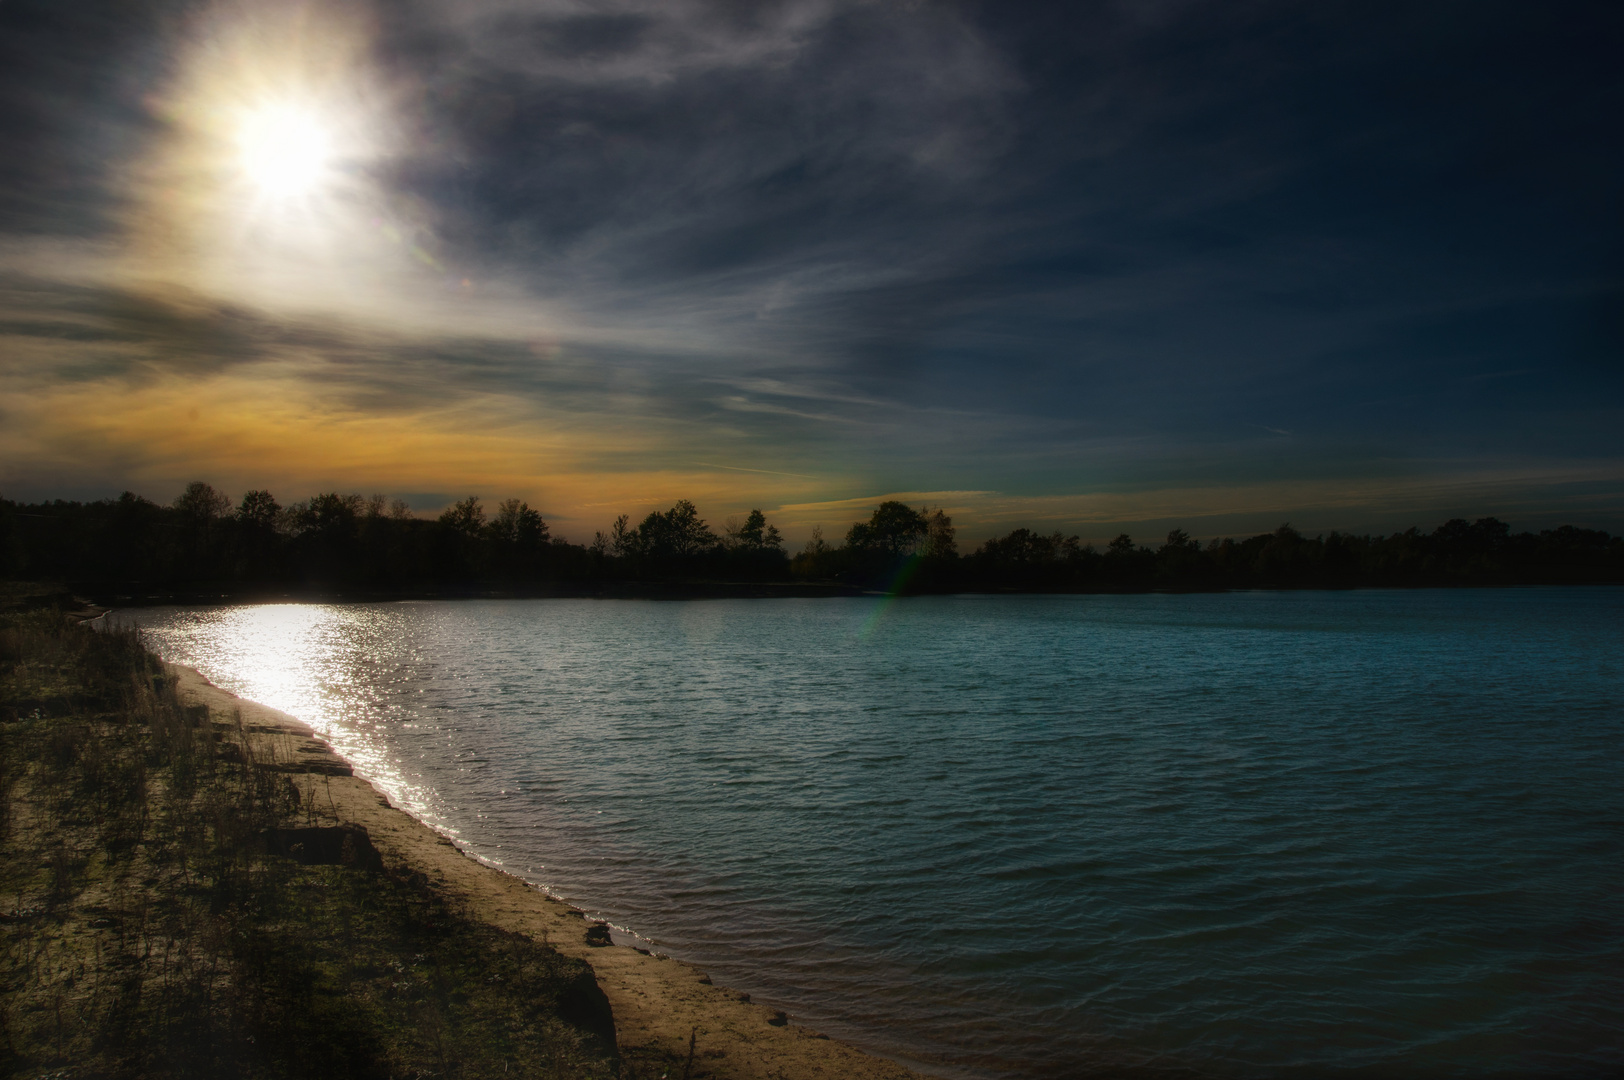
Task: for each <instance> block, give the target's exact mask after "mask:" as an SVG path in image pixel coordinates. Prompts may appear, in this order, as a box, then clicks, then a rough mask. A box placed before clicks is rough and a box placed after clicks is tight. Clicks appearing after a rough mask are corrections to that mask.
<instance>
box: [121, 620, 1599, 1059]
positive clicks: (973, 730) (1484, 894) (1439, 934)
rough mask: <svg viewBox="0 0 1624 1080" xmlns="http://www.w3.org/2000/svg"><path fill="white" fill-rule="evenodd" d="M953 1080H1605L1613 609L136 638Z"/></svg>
mask: <svg viewBox="0 0 1624 1080" xmlns="http://www.w3.org/2000/svg"><path fill="white" fill-rule="evenodd" d="M115 618H119V619H123V620H125V621H132V620H133V621H134V622H136V623H138V624H139V625H140V626H141V627H142V628H143V630H144V632H145V634H146V637H147V640H148V642H149V644H150V645H151V646H152V647H154V648H155V649H156V650H157V651H158V652H160V653H161V654H162V655H163V656H164V657H166V658H167V659H169V660H172V661H175V662H178V663H183V664H189V665H192V666H194V667H196V668H198V669H199V670H201V671H202V672H203V673H204V674H205V675H206V676H207V677H208V678H210V679H211V680H213V681H214V682H215V683H217V684H219V685H220V686H223V687H225V688H227V689H229V690H232V691H234V692H236V693H238V694H241V695H243V696H245V697H248V698H252V699H254V700H256V701H260V702H263V703H265V704H267V705H271V706H274V707H276V708H278V709H282V710H284V711H286V712H288V713H291V714H293V715H294V716H296V717H298V718H300V719H301V720H304V721H306V722H307V723H309V724H311V725H312V726H313V727H315V728H316V729H317V730H318V731H320V732H321V733H322V734H323V735H324V736H325V737H326V738H328V739H329V740H330V741H331V742H332V743H333V745H334V747H335V748H336V749H338V750H339V751H340V752H341V753H343V754H344V755H345V756H346V757H347V758H349V759H350V760H351V761H352V762H354V763H355V765H356V768H357V771H358V772H359V773H360V774H362V775H364V776H366V777H368V778H369V779H371V780H372V781H373V782H374V783H375V784H376V785H377V786H378V787H380V788H381V789H382V790H384V791H385V792H386V793H387V794H388V795H389V796H390V798H391V800H392V801H394V802H395V804H396V805H398V806H401V807H403V808H404V809H407V810H409V811H410V812H412V813H413V814H415V815H417V816H418V817H419V818H421V819H422V820H423V821H425V822H427V823H429V824H430V825H432V826H433V827H435V828H437V829H439V830H441V831H442V832H444V833H446V834H447V835H449V836H451V837H453V838H454V839H455V840H456V841H457V842H458V843H459V844H460V845H461V846H463V847H465V848H466V849H467V850H469V851H470V852H471V853H474V854H476V855H478V856H480V857H482V858H484V859H486V860H488V861H490V862H492V863H495V864H497V865H500V866H502V867H504V868H505V869H507V870H509V871H510V872H512V873H514V874H517V875H519V876H521V877H523V878H526V879H528V880H529V881H532V882H534V883H536V884H538V885H541V886H544V887H545V888H547V889H548V890H550V891H552V892H554V893H556V894H557V895H559V896H561V897H564V898H566V899H568V900H570V901H572V902H573V903H575V904H577V905H579V906H581V907H582V908H584V909H586V910H587V911H588V912H590V913H593V914H596V915H600V916H601V917H603V918H606V919H608V920H609V921H611V922H612V923H613V924H615V925H616V926H617V927H618V928H623V930H624V933H623V935H622V940H636V939H634V938H631V937H630V936H629V935H632V934H635V935H637V936H638V937H640V938H641V939H643V940H644V941H647V942H652V943H653V944H652V947H653V948H654V949H656V950H657V951H661V952H667V953H670V954H671V955H674V956H677V957H680V958H682V959H685V960H689V961H691V962H693V963H696V964H698V965H699V966H701V967H703V968H704V969H706V970H707V971H709V972H710V973H711V974H712V976H713V977H714V978H715V979H716V981H717V982H719V983H725V984H727V985H730V986H733V987H736V988H738V989H740V990H745V991H748V992H750V993H751V994H752V995H753V996H754V998H755V1000H757V1001H759V1002H763V1003H767V1004H771V1005H774V1006H776V1007H779V1008H783V1009H786V1010H787V1011H788V1012H789V1013H790V1014H791V1016H792V1017H793V1018H794V1019H795V1020H796V1021H797V1022H799V1023H804V1024H808V1025H810V1026H813V1027H816V1028H819V1029H821V1030H823V1031H827V1032H828V1033H830V1034H831V1035H834V1036H836V1037H839V1038H843V1039H846V1040H847V1041H849V1042H852V1043H854V1044H856V1045H859V1046H861V1047H864V1048H866V1049H869V1050H873V1051H876V1052H880V1053H885V1054H889V1055H891V1056H894V1057H898V1058H899V1059H902V1060H905V1061H908V1062H910V1063H912V1064H914V1065H915V1066H916V1067H919V1068H923V1069H928V1070H930V1071H933V1072H937V1073H940V1074H942V1075H947V1076H973V1077H1063V1076H1073V1075H1079V1076H1080V1075H1087V1074H1090V1073H1098V1072H1109V1073H1111V1074H1112V1075H1143V1076H1173V1075H1178V1076H1214V1077H1228V1076H1258V1077H1276V1076H1279V1077H1285V1076H1355V1075H1360V1076H1372V1077H1375V1076H1382V1077H1389V1076H1406V1075H1416V1076H1447V1075H1455V1076H1463V1077H1465V1076H1474V1077H1475V1076H1491V1075H1508V1076H1509V1075H1527V1074H1541V1073H1543V1074H1553V1073H1560V1074H1563V1075H1570V1076H1572V1075H1596V1076H1602V1075H1617V1074H1618V1073H1619V1072H1620V1071H1621V1070H1624V780H1621V778H1624V737H1621V736H1624V640H1621V630H1624V590H1621V589H1607V588H1601V589H1577V588H1575V589H1527V590H1461V591H1435V590H1426V591H1413V592H1403V591H1362V592H1346V593H1234V594H1223V595H1187V596H1169V595H1143V596H1054V597H1001V596H1000V597H993V596H957V597H918V598H909V599H882V598H845V599H821V600H743V601H716V600H713V601H691V602H640V601H593V600H514V601H460V602H459V601H446V602H421V603H380V604H332V605H317V604H309V605H257V606H255V605H245V606H231V607H211V608H153V609H144V610H135V611H123V612H119V613H117V614H116V615H115Z"/></svg>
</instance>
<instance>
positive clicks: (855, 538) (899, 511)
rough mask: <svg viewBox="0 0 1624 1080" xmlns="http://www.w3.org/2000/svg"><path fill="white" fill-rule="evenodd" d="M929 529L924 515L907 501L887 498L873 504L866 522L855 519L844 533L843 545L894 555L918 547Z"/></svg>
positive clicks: (893, 556)
mask: <svg viewBox="0 0 1624 1080" xmlns="http://www.w3.org/2000/svg"><path fill="white" fill-rule="evenodd" d="M929 532H930V522H929V520H928V519H927V518H926V517H925V515H924V514H923V513H922V512H920V511H918V510H915V509H914V508H913V507H911V506H909V505H908V504H907V503H903V502H898V501H896V500H895V499H888V500H887V501H885V502H882V503H881V504H880V505H879V506H877V507H875V509H874V513H873V514H871V515H870V516H869V519H868V520H867V521H859V522H857V523H856V524H854V525H852V527H851V528H850V529H849V530H848V531H847V533H846V546H847V547H848V548H850V549H851V550H852V551H855V552H863V553H870V554H877V555H882V556H886V557H888V558H895V557H897V556H901V555H912V554H914V553H915V552H916V551H918V550H919V546H920V544H921V543H923V542H924V539H925V537H926V536H927V535H928V534H929Z"/></svg>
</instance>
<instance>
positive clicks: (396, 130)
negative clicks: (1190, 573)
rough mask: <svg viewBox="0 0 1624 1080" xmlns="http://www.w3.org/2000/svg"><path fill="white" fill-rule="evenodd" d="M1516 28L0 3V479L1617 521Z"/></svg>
mask: <svg viewBox="0 0 1624 1080" xmlns="http://www.w3.org/2000/svg"><path fill="white" fill-rule="evenodd" d="M1559 6H1561V5H1559ZM1562 7H1563V10H1562V11H1561V12H1557V13H1553V12H1549V11H1544V10H1541V11H1533V10H1531V9H1528V8H1527V7H1526V6H1522V5H1513V4H1471V5H1466V4H1455V5H1452V4H1444V5H1429V6H1428V7H1427V8H1426V9H1425V10H1420V9H1417V10H1405V11H1398V10H1388V11H1373V10H1370V9H1365V8H1356V7H1354V6H1351V5H1337V4H1328V5H1314V6H1312V7H1309V8H1305V7H1303V6H1302V5H1292V4H1286V3H1283V2H1282V3H1271V2H1265V3H1259V4H1250V5H1220V4H1211V3H1199V2H1190V3H1173V4H1157V5H1145V4H1126V3H1112V2H1101V3H1095V4H1083V5H1068V6H1064V8H1063V9H1062V8H1060V7H1056V6H1053V5H1039V4H1033V5H1020V4H1015V5H996V6H994V5H987V6H980V5H975V4H931V3H920V4H902V5H892V4H873V3H860V2H851V3H836V2H816V3H812V2H808V3H777V4H773V3H768V4H757V5H734V4H726V3H699V2H690V3H675V4H654V3H631V2H626V3H600V4H590V5H588V4H577V3H549V2H526V3H519V2H501V0H477V2H476V0H460V2H453V3H441V4H427V3H407V4H400V5H391V6H390V7H389V8H388V9H387V10H386V9H384V8H381V7H380V8H376V9H373V10H370V11H368V10H364V9H363V8H361V7H359V6H357V5H336V4H322V3H304V4H298V5H278V6H275V7H273V8H265V7H263V6H255V5H230V4H215V5H200V4H195V3H163V2H154V3H148V4H145V5H139V4H138V5H98V4H95V3H89V4H85V5H76V7H75V9H74V11H72V12H64V11H61V10H58V9H56V8H54V7H52V6H49V5H30V4H8V5H6V6H4V7H0V22H3V23H5V24H6V25H5V30H4V32H3V33H0V71H3V72H4V74H0V144H3V145H4V146H5V147H6V148H7V150H8V153H7V154H6V155H4V158H3V160H0V390H3V392H4V399H3V401H0V413H3V416H0V420H3V421H4V433H3V434H0V445H3V447H4V451H5V454H4V463H3V465H0V485H3V490H4V491H5V493H6V494H7V495H8V496H12V497H19V496H20V497H32V496H51V495H58V494H75V495H103V494H111V493H115V492H116V490H118V489H119V488H121V487H123V486H126V485H128V486H135V487H137V488H138V489H142V490H148V491H150V493H151V494H154V495H156V496H159V497H163V496H164V495H165V494H166V493H167V491H168V490H169V489H172V488H177V487H178V486H179V485H180V484H181V483H183V482H184V481H186V480H187V479H191V478H193V477H196V476H205V477H208V478H210V479H211V480H214V481H216V482H217V483H220V484H222V485H224V486H228V487H233V488H235V487H247V486H255V487H257V486H272V487H273V488H275V489H277V490H278V491H279V493H285V494H286V495H287V496H288V497H297V496H298V495H299V494H304V493H307V492H306V489H307V488H314V487H342V488H359V489H365V490H379V489H386V490H394V491H419V492H422V491H438V492H448V491H468V490H477V491H481V492H484V493H486V494H488V495H493V496H494V495H499V494H518V495H523V496H525V497H527V498H529V499H530V500H531V501H532V502H533V503H534V504H536V505H540V506H543V507H546V508H547V510H548V512H549V513H550V514H552V515H553V516H554V518H555V519H556V520H559V521H560V522H562V523H564V524H565V525H567V526H568V527H569V528H570V529H573V530H575V531H583V530H585V531H590V529H591V528H594V527H601V525H602V524H603V523H605V522H606V521H607V520H608V519H609V518H612V517H613V516H614V513H613V512H611V511H615V512H618V510H621V509H623V510H626V511H628V512H637V511H641V510H643V509H647V508H652V507H653V506H657V505H661V504H668V503H669V502H670V501H671V500H673V499H675V498H679V497H689V498H695V499H696V501H700V502H701V505H702V508H703V509H706V510H707V511H708V512H709V513H710V514H711V515H712V516H713V517H717V518H720V517H722V516H724V515H725V514H726V513H728V512H732V511H734V510H736V509H739V508H742V507H744V506H747V505H763V506H766V507H768V508H774V507H776V508H779V509H780V511H781V513H782V516H783V517H784V520H785V521H786V523H787V524H789V525H791V526H792V527H793V528H797V529H799V528H810V526H811V524H817V523H819V521H821V520H822V519H818V520H813V517H814V516H815V515H816V514H821V513H830V514H834V513H837V512H838V513H851V514H856V513H857V512H858V511H859V510H860V509H861V506H862V505H867V504H871V503H872V502H873V500H875V499H877V498H880V497H883V496H885V495H887V494H897V493H905V494H906V493H912V494H914V495H918V496H920V497H921V498H924V497H926V496H930V499H929V500H928V501H933V502H934V503H936V504H941V505H951V506H953V507H955V508H956V510H957V513H958V514H959V516H960V518H961V521H962V522H963V523H965V524H966V525H967V526H968V527H969V529H970V532H971V533H972V534H974V533H976V532H977V531H979V532H988V531H991V530H993V529H999V528H1006V527H1010V526H1012V525H1014V524H1034V525H1044V526H1047V525H1058V526H1062V527H1067V528H1081V529H1085V530H1093V529H1096V528H1098V529H1105V528H1106V527H1107V526H1109V525H1111V524H1112V523H1113V522H1115V523H1129V524H1131V523H1134V522H1139V523H1159V522H1162V521H1164V520H1171V519H1175V518H1178V517H1179V516H1180V514H1181V513H1182V514H1184V515H1185V516H1187V517H1189V518H1190V519H1191V520H1198V519H1199V520H1202V521H1206V522H1208V523H1210V524H1212V525H1213V527H1214V528H1217V527H1220V526H1221V527H1226V528H1227V527H1234V528H1249V527H1254V526H1259V525H1264V524H1275V523H1277V521H1275V520H1274V519H1276V518H1277V517H1281V516H1289V515H1298V517H1299V518H1300V515H1301V514H1307V515H1308V517H1309V519H1310V520H1306V521H1302V520H1299V523H1300V524H1305V523H1306V524H1308V525H1310V526H1314V525H1324V526H1326V527H1332V526H1336V527H1361V526H1370V525H1373V524H1375V523H1378V522H1379V523H1382V524H1384V525H1385V524H1388V523H1394V524H1396V523H1399V522H1400V521H1406V519H1414V520H1419V521H1422V522H1424V521H1425V520H1426V519H1427V518H1428V516H1429V515H1430V516H1436V515H1438V514H1442V513H1456V512H1459V513H1467V514H1471V513H1502V514H1503V515H1513V516H1514V515H1516V514H1522V515H1523V519H1522V520H1524V521H1526V522H1539V521H1546V520H1553V521H1554V520H1555V519H1556V518H1558V517H1564V516H1566V517H1577V518H1582V519H1584V520H1585V521H1588V522H1591V523H1597V524H1604V525H1606V524H1617V522H1616V521H1615V520H1614V519H1615V518H1616V516H1617V514H1618V510H1617V507H1618V505H1619V503H1618V501H1617V499H1616V498H1613V497H1612V496H1611V495H1609V492H1611V493H1613V495H1616V494H1617V493H1619V492H1621V491H1624V464H1621V462H1620V458H1619V455H1618V454H1617V453H1616V451H1615V449H1614V448H1613V437H1612V435H1611V434H1610V433H1611V432H1613V431H1616V429H1617V425H1618V422H1619V420H1620V417H1619V408H1618V406H1619V391H1620V385H1619V372H1620V368H1621V365H1620V364H1619V359H1620V355H1621V350H1624V332H1621V330H1620V327H1624V319H1620V317H1619V315H1618V312H1619V311H1620V310H1621V309H1620V301H1619V297H1620V296H1621V295H1624V291H1621V287H1620V285H1619V281H1620V280H1621V277H1624V275H1621V274H1620V270H1621V267H1620V264H1619V260H1618V252H1619V251H1620V250H1624V245H1620V244H1619V243H1618V241H1619V239H1620V235H1619V230H1620V223H1619V220H1618V218H1617V215H1616V212H1613V211H1612V210H1611V209H1609V208H1610V207H1611V205H1612V203H1611V201H1610V200H1611V198H1612V194H1611V193H1613V192H1615V191H1616V187H1617V184H1616V182H1617V181H1618V180H1619V179H1621V178H1624V175H1621V174H1624V163H1621V160H1620V159H1621V154H1620V152H1619V151H1618V150H1617V149H1616V140H1612V139H1611V138H1610V137H1608V135H1607V133H1608V132H1610V131H1612V130H1615V121H1616V120H1618V119H1619V118H1620V112H1621V111H1624V110H1621V106H1624V92H1621V91H1620V88H1619V83H1618V80H1617V79H1616V78H1614V77H1612V76H1611V75H1610V74H1609V72H1610V70H1611V68H1610V65H1609V63H1608V61H1607V57H1608V55H1610V53H1609V49H1608V43H1609V42H1614V43H1617V42H1619V41H1621V40H1624V32H1621V28H1620V25H1619V17H1618V16H1616V15H1614V14H1611V13H1609V12H1608V11H1607V10H1605V9H1604V8H1603V7H1602V6H1599V5H1589V4H1572V5H1566V6H1562ZM244 131H249V132H255V131H271V132H272V133H273V135H274V136H275V137H276V138H281V139H285V140H292V141H291V142H290V143H289V145H293V146H295V148H296V149H297V148H300V147H303V148H306V149H308V148H309V147H315V148H316V149H314V150H308V158H307V159H305V160H302V161H300V160H296V161H294V163H293V164H294V166H297V167H292V168H291V171H289V169H288V168H286V167H284V166H286V162H284V163H283V165H279V166H278V167H277V171H275V172H274V175H272V176H271V178H270V179H271V180H274V181H275V182H274V183H271V182H269V181H268V180H267V177H266V176H265V175H264V169H263V168H262V167H260V166H254V165H252V164H251V163H252V162H253V161H257V160H263V161H276V160H280V159H278V158H276V156H275V155H274V154H273V155H271V156H270V157H266V155H265V152H264V148H263V146H261V147H260V148H259V149H258V150H254V151H253V152H252V153H251V152H249V150H251V149H253V148H249V149H245V148H244V145H243V138H244V136H243V134H242V133H243V132H244ZM311 133H314V134H311ZM307 136H308V137H307ZM255 137H257V136H255ZM300 140H303V141H302V142H301V141H300ZM279 145H280V144H276V146H279ZM273 149H275V146H273ZM301 152H303V151H301ZM256 154H258V157H256V156H255V155H256ZM245 162H249V163H250V164H247V165H245V164H244V163H245ZM256 169H258V170H259V172H258V173H256ZM1286 433H1289V434H1286ZM932 493H935V494H932ZM1610 499H1611V500H1612V501H1609V500H1610ZM616 500H620V501H619V502H616ZM707 500H708V502H707ZM1180 507H1183V509H1182V511H1181V510H1180ZM1294 507H1296V508H1299V510H1300V513H1299V510H1294V509H1293V508H1294ZM1102 515H1104V516H1103V517H1102ZM1112 515H1115V517H1114V518H1112ZM1106 518H1112V521H1107V520H1106ZM803 519H804V520H803ZM826 524H830V525H833V524H834V522H833V521H832V520H831V521H830V522H826ZM1107 531H1108V529H1107Z"/></svg>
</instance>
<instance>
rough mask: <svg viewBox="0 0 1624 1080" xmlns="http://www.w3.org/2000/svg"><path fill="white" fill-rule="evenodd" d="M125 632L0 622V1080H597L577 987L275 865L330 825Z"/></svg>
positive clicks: (419, 916) (521, 954)
mask: <svg viewBox="0 0 1624 1080" xmlns="http://www.w3.org/2000/svg"><path fill="white" fill-rule="evenodd" d="M292 757H293V755H292V754H289V753H284V752H282V751H281V750H280V749H279V748H278V746H277V745H276V743H275V742H274V741H272V740H269V739H266V738H264V737H260V736H256V735H253V734H251V733H249V732H246V731H244V730H243V728H242V725H241V721H240V718H234V717H230V716H221V715H209V714H208V711H207V709H201V708H188V707H186V706H184V705H183V704H182V703H181V701H180V700H179V698H178V697H177V696H176V692H175V688H174V686H173V684H172V682H171V680H170V679H169V678H168V677H167V676H166V675H165V673H164V670H163V668H162V666H161V665H160V664H159V662H158V661H157V659H156V658H155V657H153V656H151V655H150V654H149V653H148V652H147V651H146V650H145V648H144V647H143V646H142V644H141V641H140V639H139V636H138V635H137V634H136V633H134V632H133V631H108V632H101V633H97V632H91V631H89V630H86V629H84V628H82V627H79V626H75V625H72V624H71V623H70V622H69V621H68V620H67V619H65V618H64V617H63V616H62V615H60V614H59V613H58V612H56V611H55V610H36V611H33V612H16V611H13V612H11V613H8V614H3V615H0V986H3V998H0V1074H3V1075H20V1076H33V1077H47V1076H50V1077H57V1076H62V1077H67V1076H71V1077H73V1078H75V1080H79V1078H89V1077H102V1076H106V1077H188V1076H199V1077H203V1076H209V1077H212V1076H220V1075H233V1076H242V1077H327V1076H332V1077H340V1076H342V1077H379V1078H408V1077H410V1078H414V1080H415V1078H426V1077H429V1076H435V1077H462V1076H466V1077H474V1076H488V1075H506V1076H517V1077H523V1076H530V1077H598V1076H611V1075H614V1074H615V1073H616V1072H617V1070H618V1069H619V1062H618V1061H617V1060H616V1059H615V1054H614V1046H613V1027H612V1024H611V1023H610V1021H609V1016H608V1011H607V1006H606V1005H605V1004H604V1002H603V999H602V995H601V994H600V993H599V992H598V989H597V986H596V983H595V982H594V980H593V977H592V973H591V971H590V969H588V968H587V966H586V965H585V964H583V963H581V962H580V961H576V960H571V959H568V958H565V957H563V956H560V955H559V954H558V953H556V952H554V951H553V950H552V949H550V948H548V947H547V946H545V945H544V944H540V943H537V942H534V941H532V940H530V939H528V938H525V937H522V936H519V935H515V934H510V933H507V932H504V931H501V930H498V929H495V928H493V927H490V926H487V925H484V924H482V923H478V922H475V921H473V920H471V919H469V918H467V917H466V916H465V915H464V914H463V913H461V912H459V911H457V910H455V909H453V908H452V907H451V906H449V905H448V904H447V903H446V902H445V900H444V899H443V898H442V897H441V896H440V895H439V894H438V893H437V892H436V891H435V890H434V889H433V888H431V887H430V885H429V883H428V881H427V880H426V879H425V878H424V877H423V876H422V875H421V874H416V873H414V872H412V871H411V870H410V869H409V868H404V867H387V866H385V867H383V868H382V869H381V870H379V869H372V868H369V860H368V859H365V858H360V857H359V856H358V855H357V853H356V851H355V850H354V845H349V844H346V846H345V847H344V849H343V850H344V851H345V852H346V853H347V854H346V856H345V859H346V860H347V861H342V862H338V863H335V864H330V865H304V864H302V863H301V862H299V861H296V860H295V859H292V858H287V857H284V856H282V855H278V854H273V853H272V852H273V851H275V850H279V849H280V850H287V846H286V845H285V844H283V845H281V846H280V848H279V846H278V845H277V844H276V843H274V842H268V841H267V837H273V838H274V837H276V836H277V835H278V833H277V830H280V829H289V828H294V827H300V828H312V827H334V826H338V825H341V824H342V823H340V822H337V821H336V820H334V819H333V817H332V815H331V811H330V810H328V809H326V806H325V804H324V802H323V800H321V799H320V798H319V792H320V787H319V784H320V778H318V777H314V776H309V775H301V774H300V773H299V772H298V771H297V766H296V765H294V764H293V763H292V761H291V759H292Z"/></svg>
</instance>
